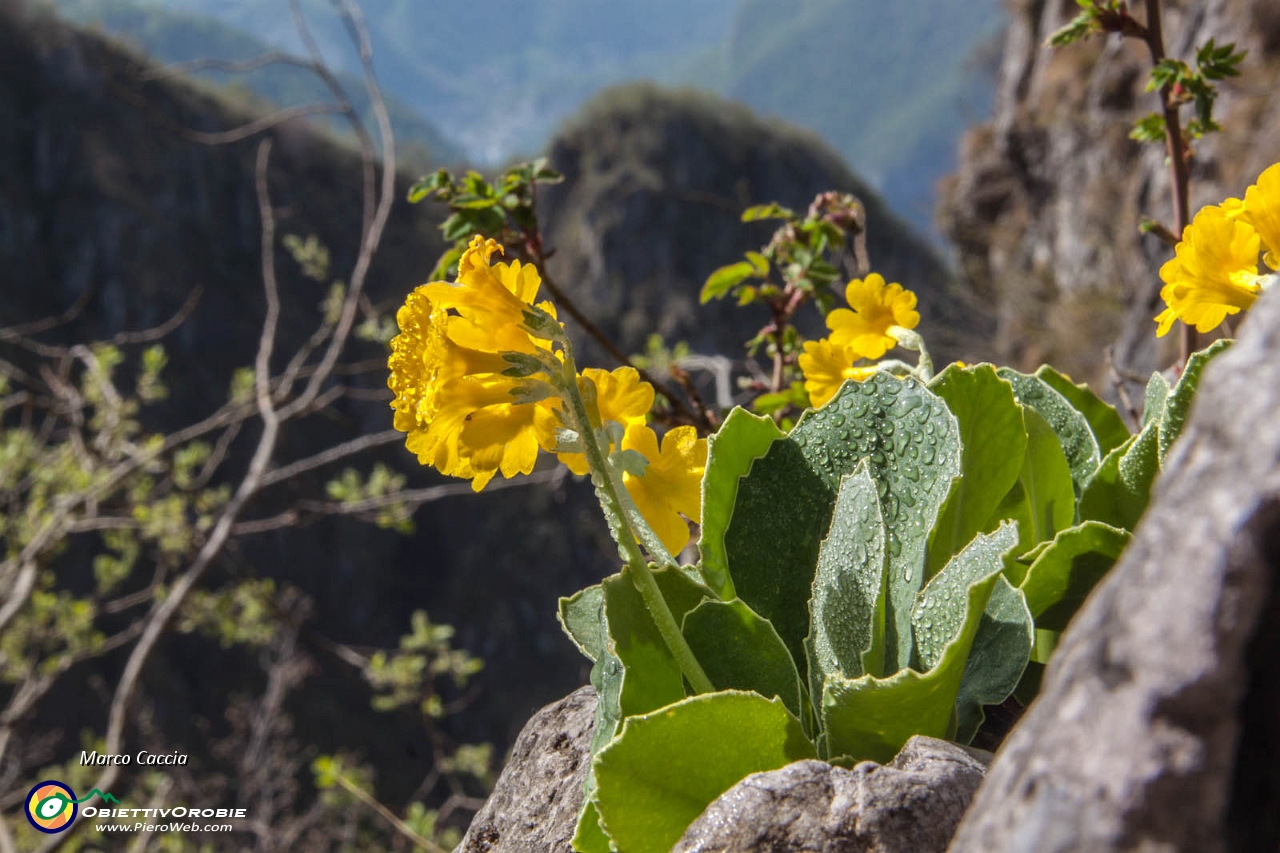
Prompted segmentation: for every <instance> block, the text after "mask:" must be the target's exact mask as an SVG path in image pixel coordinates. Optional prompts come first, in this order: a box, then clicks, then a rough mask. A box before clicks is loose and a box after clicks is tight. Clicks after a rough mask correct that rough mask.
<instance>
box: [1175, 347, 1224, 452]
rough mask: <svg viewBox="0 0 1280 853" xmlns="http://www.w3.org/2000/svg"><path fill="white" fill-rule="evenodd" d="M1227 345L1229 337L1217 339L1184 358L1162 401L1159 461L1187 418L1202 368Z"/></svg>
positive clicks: (1178, 434)
mask: <svg viewBox="0 0 1280 853" xmlns="http://www.w3.org/2000/svg"><path fill="white" fill-rule="evenodd" d="M1230 346H1231V341H1230V340H1226V339H1223V340H1217V341H1214V342H1213V343H1212V344H1210V345H1209V346H1208V347H1206V348H1205V349H1202V350H1200V351H1199V352H1197V353H1194V354H1193V355H1192V356H1191V357H1190V358H1189V359H1187V365H1186V367H1184V368H1183V369H1182V377H1181V378H1180V379H1178V384H1177V385H1175V386H1174V387H1173V391H1171V392H1170V393H1169V395H1168V397H1167V398H1166V399H1165V401H1164V418H1163V420H1162V421H1161V423H1160V463H1161V464H1164V457H1165V456H1166V455H1167V454H1168V453H1169V448H1170V447H1172V446H1173V442H1174V441H1175V440H1177V438H1178V436H1180V435H1182V428H1183V426H1184V425H1185V424H1186V422H1187V415H1188V414H1190V411H1191V401H1192V399H1193V398H1194V397H1195V394H1196V389H1197V388H1199V387H1200V377H1201V375H1203V373H1204V369H1205V368H1206V367H1207V366H1208V365H1209V362H1210V361H1212V360H1213V359H1214V358H1216V357H1217V356H1218V355H1219V354H1221V353H1223V352H1225V351H1226V350H1227V349H1228V348H1230Z"/></svg>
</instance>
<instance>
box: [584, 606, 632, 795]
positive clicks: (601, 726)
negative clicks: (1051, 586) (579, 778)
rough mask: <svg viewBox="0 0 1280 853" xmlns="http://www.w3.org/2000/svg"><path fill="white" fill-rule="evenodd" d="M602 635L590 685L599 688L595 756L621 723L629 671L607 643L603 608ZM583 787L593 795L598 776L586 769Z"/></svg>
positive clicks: (592, 747) (593, 752) (593, 736)
mask: <svg viewBox="0 0 1280 853" xmlns="http://www.w3.org/2000/svg"><path fill="white" fill-rule="evenodd" d="M600 630H601V637H602V638H603V640H604V642H605V645H603V646H602V648H603V649H604V652H603V654H601V655H600V656H599V657H597V658H596V662H595V663H594V664H593V665H592V667H591V686H592V687H594V688H595V689H596V720H595V729H594V731H593V732H592V735H591V754H592V755H595V754H596V753H598V752H599V751H600V750H601V749H603V748H604V746H605V744H607V743H609V741H611V740H613V736H614V735H615V734H616V733H617V731H618V726H620V725H622V716H623V714H622V684H623V681H625V679H626V670H625V669H624V668H623V666H622V661H620V660H618V657H617V656H616V655H615V654H614V653H613V650H612V648H611V646H612V644H611V643H608V633H607V632H608V626H607V625H606V623H605V620H604V613H603V611H601V619H600ZM583 790H584V791H586V793H587V794H588V795H590V794H591V793H592V792H593V791H594V790H595V776H594V775H593V774H592V773H591V771H589V770H588V771H587V778H586V780H585V781H584V782H583Z"/></svg>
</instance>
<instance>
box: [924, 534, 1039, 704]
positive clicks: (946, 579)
mask: <svg viewBox="0 0 1280 853" xmlns="http://www.w3.org/2000/svg"><path fill="white" fill-rule="evenodd" d="M1017 544H1018V528H1017V525H1016V524H1012V523H1009V522H1006V523H1004V524H1001V525H1000V526H999V527H998V528H997V529H996V530H995V532H993V533H986V534H979V535H978V536H975V537H974V538H973V541H972V542H970V543H969V544H968V545H966V546H965V547H964V549H963V550H962V551H961V552H960V553H959V554H956V555H955V556H954V557H952V558H951V560H950V561H949V562H948V563H947V565H946V566H944V567H943V569H942V571H940V572H938V574H937V575H936V576H935V577H934V578H933V579H932V580H931V581H929V583H928V584H927V585H926V586H925V588H924V589H922V590H920V594H919V595H918V596H916V601H915V607H913V608H912V610H911V629H912V631H913V632H914V634H915V638H916V651H917V653H918V655H919V668H920V670H921V671H922V672H927V671H929V670H931V669H933V667H935V666H937V664H938V662H939V661H940V660H942V656H943V654H944V653H945V652H946V650H947V647H948V646H950V645H951V643H952V641H953V640H955V638H956V636H957V635H958V634H959V633H960V629H961V627H962V626H963V624H964V620H965V617H966V609H967V607H968V597H967V595H966V592H967V591H968V589H969V586H970V585H971V584H974V583H976V582H978V581H980V580H981V579H982V578H984V577H986V576H987V575H990V574H991V573H992V572H997V573H998V572H1003V571H1004V555H1005V554H1006V553H1007V552H1008V551H1009V550H1011V549H1012V548H1014V547H1015V546H1016V545H1017ZM1015 683H1016V682H1015Z"/></svg>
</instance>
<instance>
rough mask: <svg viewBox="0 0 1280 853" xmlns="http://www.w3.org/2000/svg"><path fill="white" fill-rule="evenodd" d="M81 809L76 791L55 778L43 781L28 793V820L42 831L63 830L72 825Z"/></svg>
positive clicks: (53, 831)
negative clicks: (77, 801)
mask: <svg viewBox="0 0 1280 853" xmlns="http://www.w3.org/2000/svg"><path fill="white" fill-rule="evenodd" d="M79 811H80V807H79V806H78V805H76V795H75V793H74V792H73V791H72V790H71V789H70V788H68V787H67V786H66V785H64V784H62V783H61V782H58V781H55V780H53V779H50V780H49V781H47V782H41V783H40V784H39V785H36V786H35V787H34V788H32V789H31V793H29V794H27V808H26V812H27V820H29V821H30V822H31V825H32V826H34V827H35V828H36V829H38V830H40V831H41V832H47V833H50V834H53V833H55V832H62V830H64V829H66V828H67V827H69V826H71V822H72V821H73V820H75V819H76V815H77V814H78V813H79Z"/></svg>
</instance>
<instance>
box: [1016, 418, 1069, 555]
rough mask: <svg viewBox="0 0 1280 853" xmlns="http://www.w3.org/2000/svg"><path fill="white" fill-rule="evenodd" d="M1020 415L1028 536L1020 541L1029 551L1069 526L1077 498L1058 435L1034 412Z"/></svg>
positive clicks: (1023, 485) (1022, 480)
mask: <svg viewBox="0 0 1280 853" xmlns="http://www.w3.org/2000/svg"><path fill="white" fill-rule="evenodd" d="M1022 415H1023V423H1024V424H1025V425H1026V430H1027V455H1026V458H1025V459H1024V461H1023V464H1022V474H1021V476H1020V478H1019V479H1020V481H1021V483H1022V487H1023V490H1024V491H1025V493H1026V500H1027V507H1028V513H1027V519H1028V521H1029V522H1030V534H1031V535H1030V537H1027V536H1026V534H1025V532H1023V533H1022V537H1023V541H1024V542H1029V545H1028V547H1030V545H1034V544H1036V543H1037V542H1043V541H1045V540H1047V539H1052V538H1053V537H1054V535H1056V534H1057V532H1058V531H1059V530H1063V529H1065V528H1067V527H1070V526H1071V525H1072V523H1073V522H1074V521H1075V511H1076V496H1075V487H1074V483H1073V481H1072V478H1071V468H1070V467H1069V465H1068V464H1067V458H1066V456H1065V455H1064V454H1063V452H1062V445H1061V444H1060V443H1059V439H1058V435H1057V433H1055V432H1054V431H1053V428H1052V427H1051V426H1049V424H1048V423H1047V422H1046V421H1045V419H1044V418H1042V417H1040V415H1039V414H1038V413H1037V412H1036V411H1035V410H1034V409H1032V408H1030V407H1027V408H1024V409H1023V412H1022Z"/></svg>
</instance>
